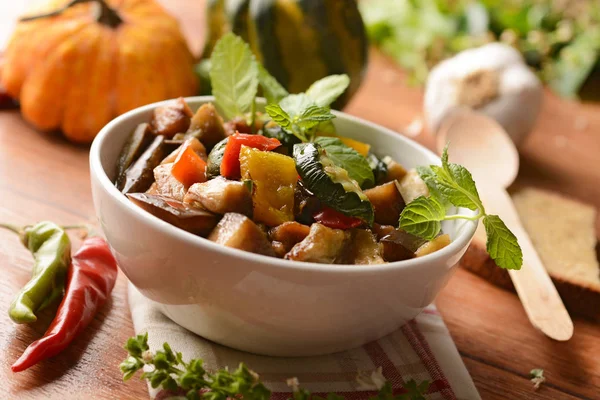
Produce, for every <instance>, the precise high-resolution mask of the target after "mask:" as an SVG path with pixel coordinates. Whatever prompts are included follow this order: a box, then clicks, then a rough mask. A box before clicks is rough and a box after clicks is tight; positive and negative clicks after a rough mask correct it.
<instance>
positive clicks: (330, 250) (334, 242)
mask: <svg viewBox="0 0 600 400" xmlns="http://www.w3.org/2000/svg"><path fill="white" fill-rule="evenodd" d="M350 236H351V234H350V232H349V231H343V230H341V229H331V228H327V227H326V226H325V225H321V224H319V223H314V224H312V226H311V227H310V232H309V234H308V236H307V237H306V238H305V239H304V240H303V241H301V242H300V243H298V244H296V245H295V246H294V247H293V248H292V250H290V252H289V253H287V254H286V255H285V258H286V259H288V260H295V261H306V262H314V263H321V264H339V263H340V262H341V261H342V260H343V257H344V250H345V249H346V246H347V245H348V243H349V242H350Z"/></svg>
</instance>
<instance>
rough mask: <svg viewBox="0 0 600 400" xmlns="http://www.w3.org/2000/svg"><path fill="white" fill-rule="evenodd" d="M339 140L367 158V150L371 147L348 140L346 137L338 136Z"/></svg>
mask: <svg viewBox="0 0 600 400" xmlns="http://www.w3.org/2000/svg"><path fill="white" fill-rule="evenodd" d="M340 140H341V141H342V143H344V144H345V145H346V146H348V147H352V148H353V149H354V150H356V151H358V152H359V153H360V154H362V155H363V156H365V157H366V156H367V154H369V150H370V149H371V145H370V144H367V143H363V142H359V141H358V140H354V139H350V138H347V137H342V136H340Z"/></svg>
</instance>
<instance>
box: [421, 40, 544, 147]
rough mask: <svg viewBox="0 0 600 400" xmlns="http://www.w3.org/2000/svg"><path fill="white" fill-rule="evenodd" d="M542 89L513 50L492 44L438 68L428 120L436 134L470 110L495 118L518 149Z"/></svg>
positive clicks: (429, 90)
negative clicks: (453, 116) (460, 111)
mask: <svg viewBox="0 0 600 400" xmlns="http://www.w3.org/2000/svg"><path fill="white" fill-rule="evenodd" d="M542 97H543V88H542V84H541V83H540V81H539V79H538V78H537V77H536V76H535V74H534V73H533V72H532V71H531V70H530V69H529V68H528V67H527V65H526V64H525V62H524V60H523V58H522V57H521V55H520V54H519V52H518V51H517V50H515V49H514V48H512V47H510V46H508V45H505V44H502V43H490V44H486V45H484V46H481V47H478V48H474V49H469V50H465V51H463V52H461V53H458V54H457V55H455V56H454V57H452V58H450V59H448V60H445V61H443V62H441V63H440V64H438V65H437V66H436V67H435V68H434V69H433V70H432V71H431V73H430V74H429V78H428V80H427V86H426V89H425V119H426V121H427V125H428V127H429V130H430V131H431V132H433V133H436V132H437V130H438V129H439V127H440V125H441V123H442V121H443V120H444V118H446V117H447V116H448V115H450V114H451V113H452V112H453V111H455V110H457V109H459V108H461V107H469V108H471V109H473V110H476V111H478V112H481V113H483V114H485V115H487V116H488V117H491V118H494V119H495V120H496V121H498V123H500V125H502V126H503V127H504V129H505V130H506V132H508V134H509V135H510V137H511V138H512V140H513V141H514V142H515V143H516V144H519V143H520V142H522V141H523V139H525V137H526V136H527V134H528V133H529V132H530V131H531V129H532V128H533V125H534V124H535V120H536V118H537V116H538V114H539V111H540V107H541V103H542Z"/></svg>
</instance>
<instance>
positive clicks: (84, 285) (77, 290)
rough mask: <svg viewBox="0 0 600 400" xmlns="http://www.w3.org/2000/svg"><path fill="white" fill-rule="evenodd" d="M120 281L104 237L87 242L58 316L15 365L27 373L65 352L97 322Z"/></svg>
mask: <svg viewBox="0 0 600 400" xmlns="http://www.w3.org/2000/svg"><path fill="white" fill-rule="evenodd" d="M116 280H117V261H116V260H115V258H114V257H113V255H112V253H111V252H110V249H109V248H108V244H107V243H106V241H105V240H104V239H102V238H100V237H91V238H88V239H86V240H85V241H84V242H83V244H82V246H81V248H80V249H79V250H78V251H77V253H75V254H74V255H73V258H72V260H71V268H70V269H69V272H68V275H67V288H66V293H65V297H64V298H63V300H62V302H61V303H60V306H59V307H58V311H57V312H56V317H54V320H53V321H52V324H50V327H49V328H48V330H47V331H46V333H45V334H44V337H43V338H41V339H39V340H36V341H35V342H33V343H32V344H30V345H29V347H27V349H25V352H24V353H23V354H22V355H21V357H19V359H18V360H17V361H16V362H15V363H14V364H13V365H12V367H11V369H12V370H13V372H20V371H24V370H26V369H27V368H29V367H31V366H33V365H35V364H37V363H38V362H40V361H42V360H45V359H46V358H49V357H52V356H55V355H57V354H58V353H60V352H61V351H63V350H64V349H65V348H66V347H67V346H68V345H69V344H70V343H71V342H72V341H73V339H75V337H77V335H79V334H80V333H81V332H82V331H83V330H84V329H85V328H86V326H88V325H89V323H90V322H91V321H92V320H93V319H94V316H95V315H96V312H97V311H98V309H99V308H100V307H101V306H102V305H103V304H104V302H105V301H106V299H107V297H108V295H109V294H110V292H111V291H112V289H113V287H114V286H115V281H116Z"/></svg>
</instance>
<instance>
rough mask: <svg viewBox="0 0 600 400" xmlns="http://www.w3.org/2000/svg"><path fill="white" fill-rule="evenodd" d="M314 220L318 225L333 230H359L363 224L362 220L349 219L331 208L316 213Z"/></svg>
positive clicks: (324, 208)
mask: <svg viewBox="0 0 600 400" xmlns="http://www.w3.org/2000/svg"><path fill="white" fill-rule="evenodd" d="M313 218H314V219H315V221H317V222H318V223H320V224H323V225H325V226H326V227H328V228H333V229H350V228H357V227H359V226H361V225H362V224H363V221H362V220H361V219H360V218H356V217H349V216H347V215H344V214H342V213H341V212H339V211H336V210H334V209H333V208H329V207H323V208H322V209H321V210H319V211H317V212H316V213H314V214H313Z"/></svg>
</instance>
